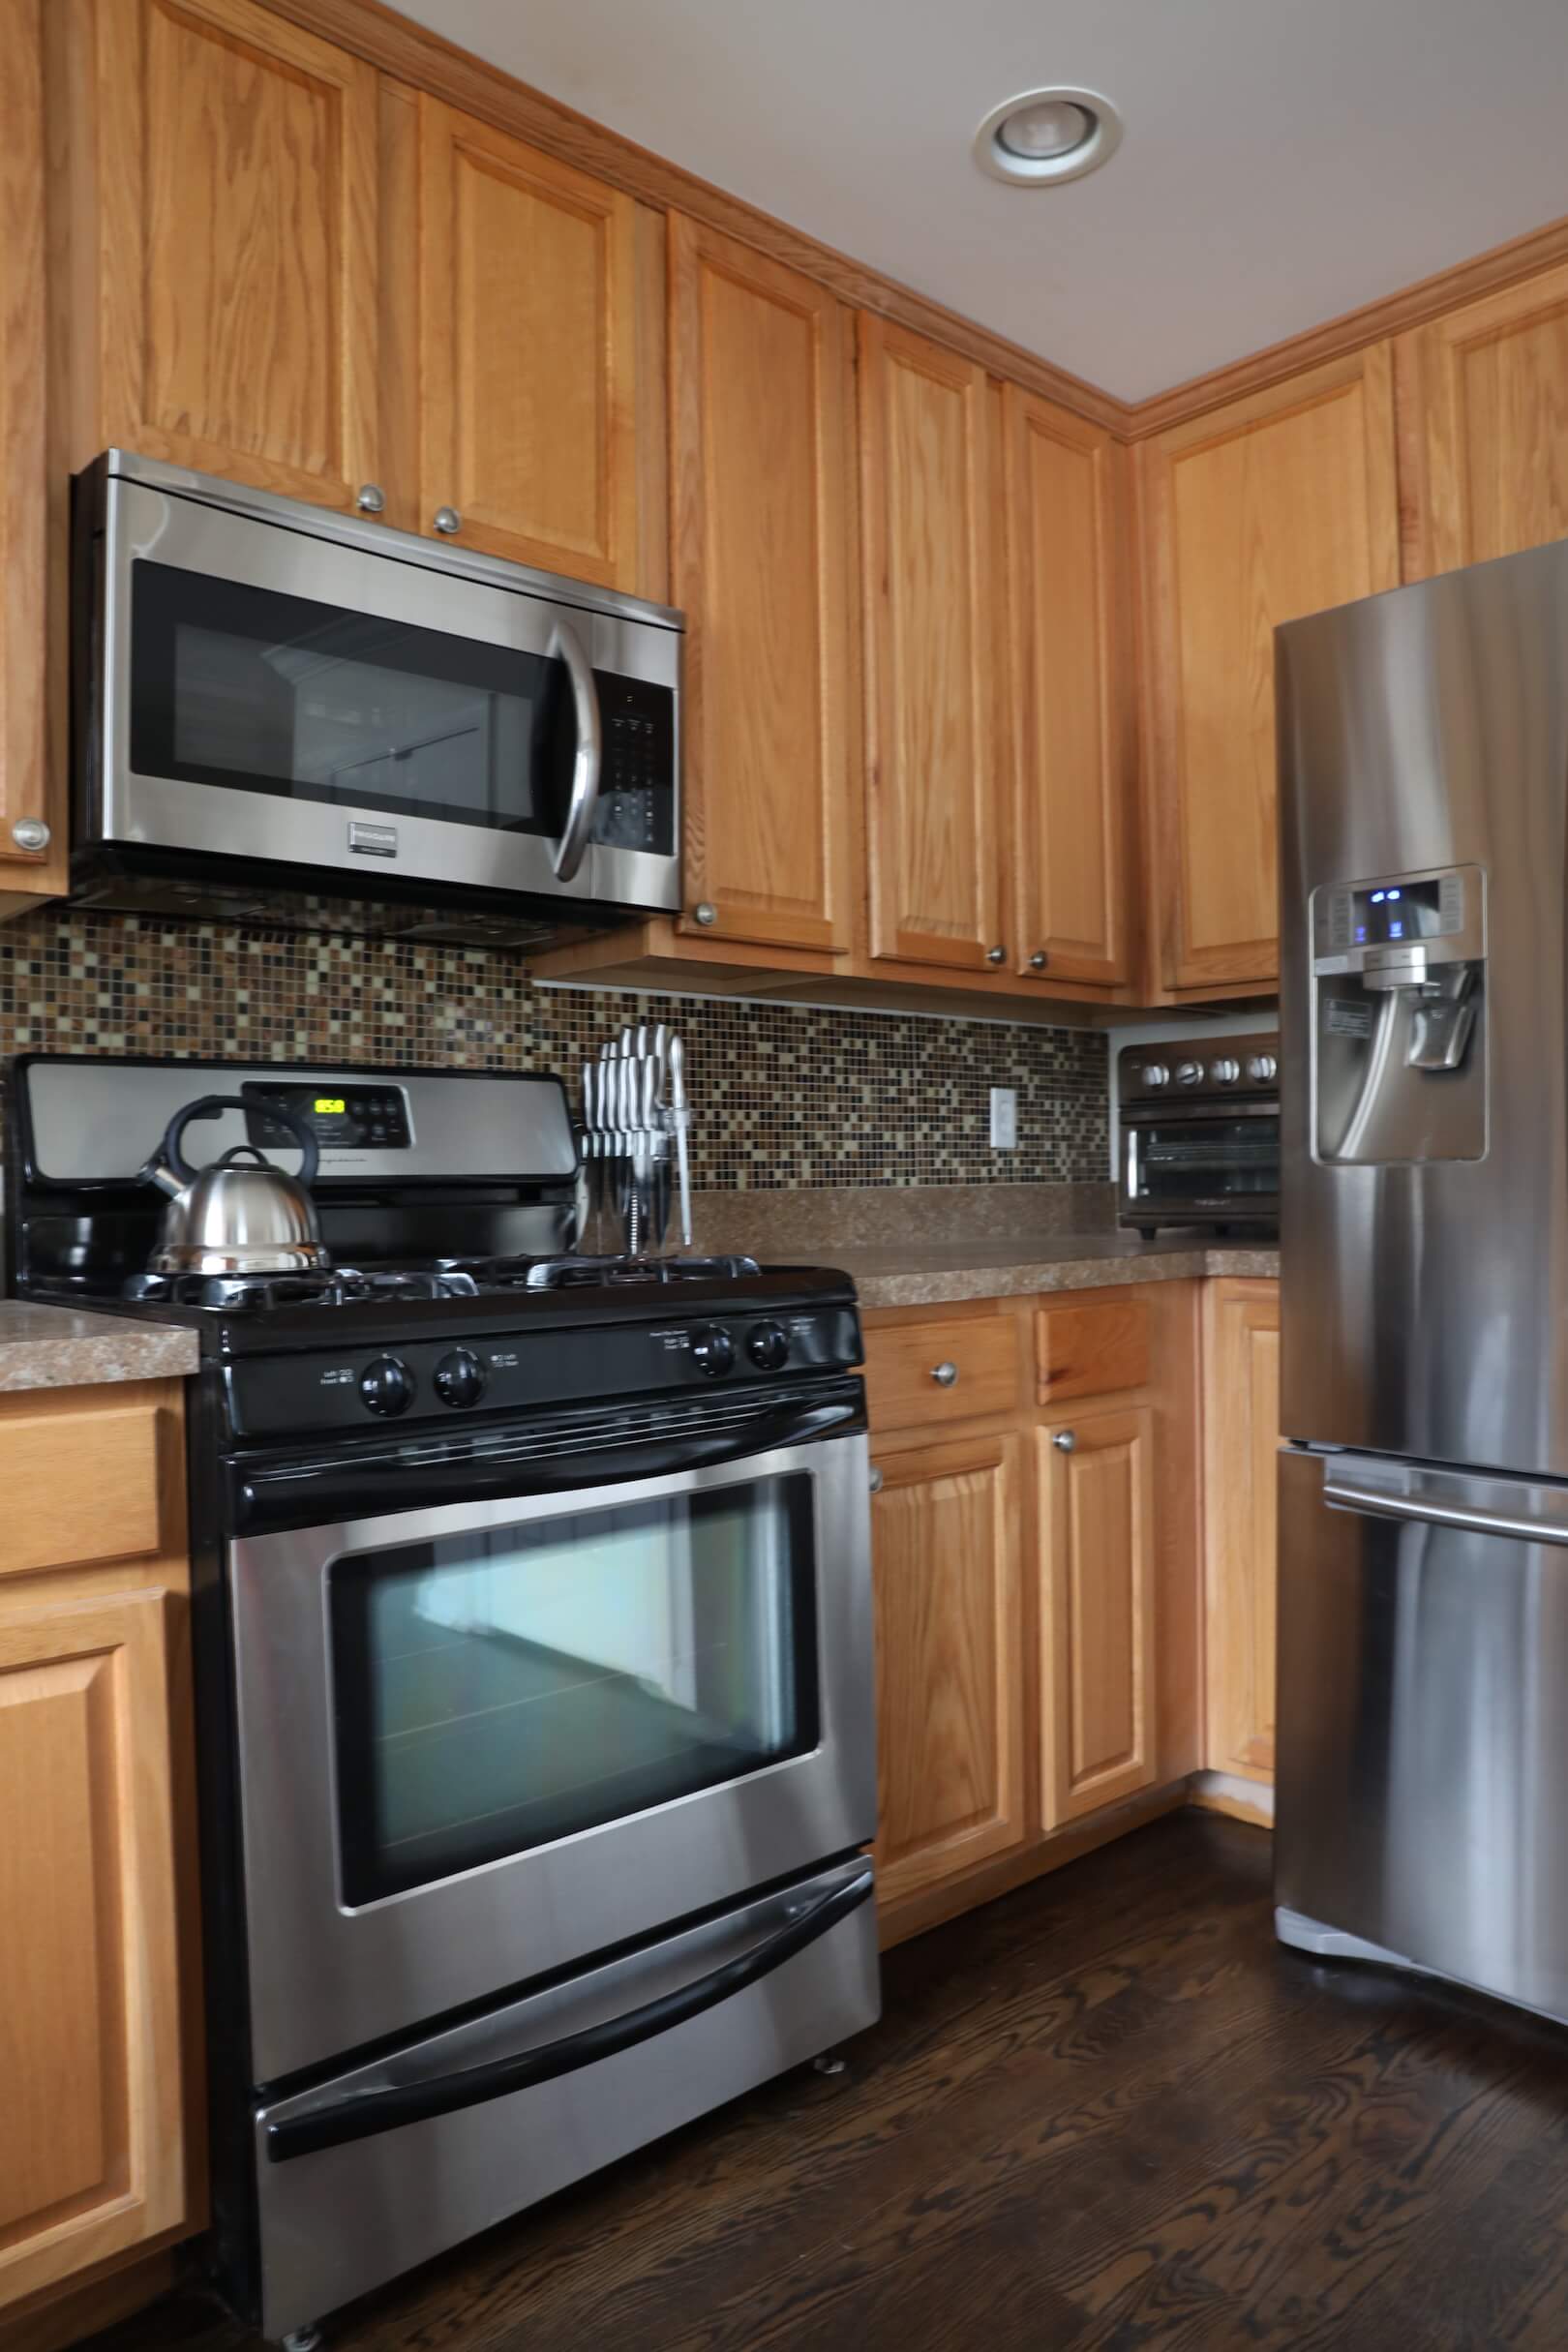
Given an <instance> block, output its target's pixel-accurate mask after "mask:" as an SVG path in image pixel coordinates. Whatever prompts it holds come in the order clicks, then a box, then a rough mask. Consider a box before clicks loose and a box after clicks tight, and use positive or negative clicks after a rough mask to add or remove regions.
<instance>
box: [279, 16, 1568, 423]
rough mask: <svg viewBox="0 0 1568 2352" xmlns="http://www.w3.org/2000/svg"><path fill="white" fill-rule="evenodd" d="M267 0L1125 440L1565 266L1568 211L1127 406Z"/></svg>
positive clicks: (395, 23)
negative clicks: (1563, 264)
mask: <svg viewBox="0 0 1568 2352" xmlns="http://www.w3.org/2000/svg"><path fill="white" fill-rule="evenodd" d="M264 5H265V6H267V7H268V8H269V9H270V10H271V11H272V13H273V15H278V16H283V17H286V19H287V20H288V21H289V22H290V23H292V24H297V25H302V26H303V27H304V28H305V29H306V30H307V31H308V32H312V33H316V34H318V35H320V36H321V38H322V39H324V40H327V41H332V42H336V43H337V45H339V46H340V47H341V48H345V49H347V50H349V51H350V52H351V53H352V54H353V55H355V56H357V57H360V58H363V59H364V60H365V62H366V63H367V64H368V65H372V66H375V67H376V68H377V70H378V71H379V72H380V73H382V74H386V75H390V76H391V77H392V78H393V79H394V80H396V81H401V82H407V83H409V84H411V85H412V86H413V87H414V88H416V89H421V90H428V91H429V92H430V93H431V94H432V96H433V97H436V98H439V99H443V100H444V101H445V102H446V104H447V105H448V106H457V107H459V108H461V109H462V110H463V111H464V112H465V113H467V114H473V115H476V116H477V117H478V118H479V120H480V121H481V122H486V123H490V124H492V125H493V126H494V127H495V128H496V129H497V130H498V131H504V132H508V133H510V134H511V136H514V137H516V138H522V139H526V140H528V142H529V143H530V144H531V145H532V146H535V147H539V148H542V149H543V150H544V152H545V153H546V154H547V155H555V156H558V157H560V158H561V159H562V160H563V161H564V162H566V163H569V164H575V165H577V166H579V167H580V168H581V169H583V170H585V171H589V172H592V173H593V174H594V175H595V176H596V177H597V178H599V179H602V180H605V181H607V182H608V183H609V184H610V185H611V186H612V187H615V188H620V189H624V190H625V191H626V192H627V193H628V194H629V195H631V196H637V197H638V198H640V199H641V201H643V202H644V203H646V204H651V205H655V206H657V207H659V208H661V209H665V210H674V211H677V212H682V213H685V214H686V215H688V217H689V218H690V219H692V220H694V221H701V222H704V223H706V224H707V225H708V226H709V227H712V228H717V229H721V230H722V231H723V232H724V234H725V235H726V236H730V237H735V238H738V239H739V242H740V243H741V244H743V245H750V246H754V247H755V248H756V249H757V250H758V251H759V252H760V253H763V254H767V255H769V256H771V257H772V259H774V260H775V261H780V262H783V263H784V264H785V265H786V266H787V267H789V268H791V269H798V270H799V271H801V272H802V274H803V275H804V276H806V277H808V278H814V279H816V280H817V281H818V283H819V284H820V285H823V286H827V287H829V290H830V291H831V292H833V293H834V294H836V295H837V296H838V298H839V299H840V301H843V302H848V303H853V304H854V305H855V306H856V307H857V308H858V309H859V310H863V311H869V312H872V313H874V314H875V315H876V316H877V317H882V318H888V319H891V320H893V321H894V322H895V323H896V324H898V325H900V326H904V327H909V328H911V329H913V331H914V332H915V333H916V334H920V335H928V336H930V337H931V339H932V340H933V341H934V342H937V343H940V344H945V345H946V346H947V347H949V349H950V350H953V351H957V352H959V353H961V354H962V355H963V356H964V357H965V358H967V359H970V360H973V361H974V362H975V363H976V364H977V365H978V366H980V367H982V368H984V369H986V370H987V371H988V373H990V374H991V375H993V376H998V377H1003V378H1005V379H1006V380H1008V381H1010V382H1012V383H1015V384H1021V385H1022V386H1023V387H1024V389H1025V390H1027V391H1031V392H1038V393H1039V394H1040V396H1041V398H1042V399H1045V400H1048V401H1054V402H1056V403H1057V404H1058V405H1059V406H1060V407H1064V408H1067V409H1070V411H1071V412H1072V413H1073V414H1074V415H1076V416H1081V417H1084V418H1086V419H1088V420H1089V421H1090V422H1091V423H1093V424H1097V425H1101V426H1103V427H1104V428H1105V429H1106V430H1107V431H1108V432H1110V433H1113V434H1115V435H1116V436H1117V437H1118V438H1119V439H1122V440H1127V441H1138V440H1145V439H1147V438H1148V437H1150V436H1151V435H1152V434H1156V433H1163V432H1164V431H1165V430H1166V429H1167V427H1169V426H1171V425H1177V424H1183V423H1185V422H1186V421H1187V419H1188V418H1190V417H1193V416H1199V415H1201V414H1202V413H1203V411H1204V410H1205V409H1206V408H1218V407H1222V406H1223V405H1224V404H1225V403H1226V402H1227V401H1231V400H1236V399H1238V398H1240V397H1241V396H1242V395H1244V394H1246V393H1248V392H1258V391H1262V390H1264V389H1265V388H1266V387H1267V386H1268V385H1270V384H1275V383H1280V382H1282V380H1283V379H1284V378H1285V377H1289V376H1294V375H1296V374H1298V373H1299V372H1300V371H1301V370H1302V369H1305V368H1310V367H1315V366H1317V365H1319V364H1320V363H1322V362H1323V361H1325V360H1330V359H1338V358H1342V357H1343V356H1344V355H1345V354H1346V353H1348V352H1351V351H1355V350H1359V349H1361V348H1363V347H1365V346H1366V345H1368V344H1371V343H1378V342H1381V340H1382V339H1383V338H1384V337H1385V336H1389V335H1398V334H1402V333H1404V332H1405V331H1406V330H1407V329H1409V328H1411V327H1418V326H1423V325H1425V324H1426V323H1427V321H1428V320H1429V319H1432V318H1436V317H1441V316H1442V314H1443V313H1444V312H1446V311H1453V310H1458V309H1459V308H1461V307H1462V305H1463V304H1465V303H1468V302H1473V301H1475V300H1477V299H1478V298H1479V297H1480V296H1481V295H1483V294H1490V293H1493V292H1494V291H1495V290H1496V289H1497V288H1498V287H1499V286H1509V285H1513V284H1516V283H1517V282H1518V281H1519V280H1521V279H1523V278H1530V277H1534V276H1535V275H1536V274H1537V273H1538V272H1539V271H1541V270H1545V269H1550V268H1552V267H1553V264H1555V263H1557V262H1561V261H1568V217H1564V218H1563V219H1561V220H1557V221H1552V222H1549V223H1548V224H1547V226H1545V227H1543V228H1537V229H1532V230H1531V231H1529V233H1528V234H1527V235H1525V236H1522V237H1515V238H1513V239H1512V240H1511V241H1510V242H1509V243H1508V244H1506V245H1497V246H1493V247H1492V248H1491V250H1490V251H1488V252H1486V253H1483V254H1477V255H1475V256H1472V258H1470V259H1469V260H1467V261H1461V262H1457V263H1455V265H1454V266H1453V267H1452V268H1450V269H1446V270H1439V271H1438V272H1437V273H1436V274H1435V275H1434V276H1432V277H1430V278H1422V279H1420V280H1418V281H1417V283H1416V284H1415V285H1413V286H1404V287H1402V288H1401V289H1400V290H1399V291H1398V292H1397V293H1393V294H1386V295H1384V296H1382V297H1381V298H1380V299H1379V300H1378V301H1376V302H1369V303H1366V304H1364V305H1363V306H1362V308H1361V309H1359V310H1354V311H1346V312H1345V313H1344V314H1343V315H1342V317H1338V318H1329V319H1325V320H1324V321H1323V322H1322V323H1321V324H1320V325H1318V326H1314V327H1309V328H1307V329H1306V330H1305V331H1304V332H1303V333H1301V334H1299V335H1292V336H1288V337H1286V339H1285V340H1284V341H1283V342H1282V343H1275V344H1270V345H1269V346H1268V347H1267V348H1266V349H1264V350H1261V351H1253V352H1251V353H1250V354H1249V355H1248V356H1247V357H1246V358H1243V359H1238V360H1233V361H1231V362H1229V363H1228V364H1227V365H1226V366H1224V367H1222V368H1215V369H1212V370H1211V371H1210V372H1209V373H1208V374H1207V375H1204V376H1194V377H1191V378H1190V379H1189V380H1188V381H1187V382H1186V383H1181V384H1176V385H1173V386H1172V387H1171V389H1170V390H1169V391H1167V392H1157V393H1155V394H1153V395H1152V396H1151V398H1149V399H1148V400H1144V401H1136V402H1128V401H1123V400H1118V399H1117V398H1116V397H1115V395H1114V394H1113V393H1110V392H1104V391H1101V388H1100V386H1099V385H1097V384H1091V383H1086V382H1085V381H1084V380H1083V378H1082V377H1077V376H1072V375H1070V374H1069V373H1068V372H1067V370H1066V369H1064V368H1058V367H1054V366H1053V365H1052V364H1051V362H1050V361H1049V360H1048V359H1044V358H1042V357H1041V356H1040V354H1039V353H1038V352H1035V351H1029V350H1026V349H1025V348H1024V347H1023V346H1022V345H1021V344H1015V343H1010V342H1009V341H1008V339H1007V338H1006V337H1005V336H1002V335H996V334H993V333H992V332H991V331H990V329H989V328H987V327H982V326H980V325H979V324H978V323H977V322H976V321H975V320H974V319H972V318H965V317H962V316H961V315H960V314H959V313H958V312H956V311H950V310H949V309H948V308H947V307H946V306H945V305H944V304H942V303H939V302H933V301H931V300H929V299H928V298H927V297H926V296H925V295H923V294H919V293H916V292H915V290H914V289H913V288H912V287H910V286H902V285H900V284H899V283H898V282H897V280H895V279H892V278H886V277H884V276H883V275H882V274H881V272H880V271H878V270H874V269H871V268H869V267H868V266H867V265H866V264H865V263H863V262H859V261H856V260H853V259H852V258H851V257H850V256H849V255H847V254H841V253H839V252H837V251H836V250H835V248H834V247H832V246H830V245H823V244H821V243H819V241H818V240H817V239H816V238H815V237H810V236H807V235H806V233H805V232H804V230H802V229H799V228H792V227H791V226H789V225H788V224H787V223H785V222H783V221H776V220H774V219H773V218H772V216H771V214H769V213H766V212H763V211H761V210H759V209H758V207H757V206H756V205H753V204H748V203H746V202H744V201H743V200H742V198H740V197H739V196H727V195H726V194H725V192H724V190H723V189H721V188H715V187H713V186H712V185H711V184H710V183H709V181H707V180H703V179H699V178H698V177H697V175H696V173H695V172H690V171H685V170H683V169H682V168H681V167H680V166H679V165H678V164H671V163H667V162H666V161H665V159H664V158H663V157H662V156H658V155H654V154H652V153H650V152H649V150H648V148H646V147H639V146H637V145H636V144H635V143H634V142H633V141H632V140H630V139H626V138H622V137H621V136H620V135H619V133H618V132H615V131H611V130H609V129H607V128H606V126H605V125H604V124H603V123H596V122H593V121H591V120H590V119H589V117H588V115H586V114H579V113H577V112H576V111H575V110H574V109H573V108H572V107H570V106H562V105H561V104H560V102H559V101H558V99H554V98H549V97H547V96H546V95H545V93H544V92H543V91H542V90H535V89H532V88H530V87H529V85H528V83H527V82H523V81H518V80H517V79H516V78H515V77H514V76H513V75H510V74H504V73H502V72H501V70H500V69H499V67H498V66H492V65H488V64H486V63H485V62H484V60H483V59H481V58H478V57H475V56H474V55H473V54H472V53H471V51H469V50H467V49H463V48H459V47H458V46H457V45H456V44H455V43H454V42H450V41H448V40H446V39H445V38H444V37H443V36H442V35H441V34H439V33H433V32H430V31H429V30H427V28H426V27H425V26H424V25H420V24H413V23H411V22H410V21H409V20H408V18H407V16H400V15H398V14H397V13H396V11H395V10H393V9H391V8H388V7H386V6H384V5H383V0H264Z"/></svg>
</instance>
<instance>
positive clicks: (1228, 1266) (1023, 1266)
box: [820, 1233, 1280, 1307]
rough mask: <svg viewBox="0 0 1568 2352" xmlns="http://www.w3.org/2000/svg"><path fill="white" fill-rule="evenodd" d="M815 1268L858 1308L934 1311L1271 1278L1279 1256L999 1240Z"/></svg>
mask: <svg viewBox="0 0 1568 2352" xmlns="http://www.w3.org/2000/svg"><path fill="white" fill-rule="evenodd" d="M820 1260H821V1262H822V1263H824V1264H827V1265H832V1266H839V1267H842V1268H843V1270H844V1272H845V1273H846V1274H849V1275H852V1276H853V1277H854V1280H855V1286H856V1289H857V1290H858V1291H859V1298H860V1304H861V1306H862V1307H935V1306H942V1305H946V1304H947V1303H949V1302H950V1301H951V1300H954V1299H993V1298H1014V1297H1018V1296H1021V1295H1027V1294H1029V1293H1031V1292H1033V1291H1037V1290H1097V1289H1101V1288H1103V1287H1104V1286H1105V1285H1106V1284H1108V1283H1111V1282H1181V1281H1184V1280H1188V1281H1190V1280H1191V1279H1192V1278H1193V1277H1195V1276H1199V1275H1206V1274H1255V1275H1278V1273H1279V1271H1280V1252H1279V1251H1278V1249H1276V1248H1267V1247H1260V1246H1259V1245H1258V1244H1256V1243H1255V1242H1246V1241H1235V1242H1227V1241H1190V1240H1188V1239H1186V1238H1185V1237H1184V1236H1182V1235H1181V1234H1168V1235H1163V1236H1161V1239H1160V1240H1158V1241H1152V1242H1146V1241H1142V1240H1140V1239H1139V1238H1138V1236H1137V1235H1136V1234H1135V1233H1040V1234H1028V1235H1022V1236H1019V1237H1018V1238H1016V1239H1014V1240H1006V1239H1003V1238H1000V1237H998V1236H995V1235H988V1236H986V1237H985V1238H984V1239H983V1240H980V1241H974V1242H956V1241H944V1242H937V1243H926V1244H918V1243H909V1244H907V1245H904V1246H899V1245H896V1244H891V1243H884V1244H881V1245H879V1246H878V1247H876V1248H871V1249H867V1248H864V1247H853V1248H850V1249H847V1250H835V1249H834V1248H833V1246H832V1244H831V1243H830V1242H825V1243H824V1244H823V1245H822V1249H821V1251H820Z"/></svg>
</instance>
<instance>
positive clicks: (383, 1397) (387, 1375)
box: [359, 1356, 414, 1420]
mask: <svg viewBox="0 0 1568 2352" xmlns="http://www.w3.org/2000/svg"><path fill="white" fill-rule="evenodd" d="M359 1393H360V1395H361V1396H362V1397H363V1398H364V1400H365V1402H366V1403H367V1404H368V1405H369V1407H370V1409H371V1411H372V1412H373V1413H379V1414H381V1415H382V1417H383V1418H384V1419H387V1420H390V1419H391V1417H392V1415H393V1414H394V1413H406V1412H407V1409H408V1407H409V1405H410V1404H412V1402H413V1395H414V1380H413V1374H412V1372H410V1371H409V1370H408V1367H407V1364H405V1363H404V1361H403V1358H402V1357H401V1356H377V1358H376V1360H375V1362H374V1363H373V1364H367V1365H366V1367H365V1369H364V1371H363V1372H361V1373H360V1375H359Z"/></svg>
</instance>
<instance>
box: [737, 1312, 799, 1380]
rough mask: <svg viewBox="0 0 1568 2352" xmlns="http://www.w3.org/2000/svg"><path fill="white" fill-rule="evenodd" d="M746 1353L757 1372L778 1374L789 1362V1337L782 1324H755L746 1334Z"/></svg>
mask: <svg viewBox="0 0 1568 2352" xmlns="http://www.w3.org/2000/svg"><path fill="white" fill-rule="evenodd" d="M746 1353H747V1355H748V1356H749V1357H750V1358H751V1361H752V1362H753V1364H755V1365H756V1367H757V1369H758V1371H759V1372H779V1371H781V1370H782V1369H783V1367H784V1366H785V1365H786V1364H787V1363H788V1362H789V1360H790V1335H789V1333H788V1332H787V1331H786V1330H785V1328H784V1326H783V1324H782V1323H757V1324H755V1325H754V1326H753V1327H752V1329H751V1330H750V1331H749V1332H748V1333H747V1334H746Z"/></svg>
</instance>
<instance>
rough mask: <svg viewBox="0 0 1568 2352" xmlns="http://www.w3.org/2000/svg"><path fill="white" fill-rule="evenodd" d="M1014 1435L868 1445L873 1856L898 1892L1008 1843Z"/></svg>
mask: <svg viewBox="0 0 1568 2352" xmlns="http://www.w3.org/2000/svg"><path fill="white" fill-rule="evenodd" d="M1020 1457H1021V1440H1020V1439H1019V1438H1018V1437H1016V1436H1011V1435H1002V1436H980V1437H970V1438H962V1439H958V1440H955V1441H952V1442H949V1443H942V1444H935V1445H933V1444H931V1443H929V1442H920V1443H915V1444H911V1445H909V1446H907V1447H902V1446H900V1447H893V1448H889V1449H887V1450H879V1452H878V1455H877V1463H876V1466H877V1468H878V1469H879V1470H880V1471H881V1473H882V1484H881V1488H880V1490H879V1492H878V1493H877V1494H876V1497H875V1500H874V1502H873V1505H872V1513H871V1521H872V1559H873V1576H874V1590H875V1611H876V1619H875V1622H876V1657H877V1772H878V1785H879V1806H878V1811H879V1816H880V1819H879V1824H878V1832H877V1867H878V1873H879V1880H880V1887H881V1894H882V1899H883V1901H884V1902H886V1903H896V1902H897V1901H898V1900H899V1898H900V1897H901V1896H904V1895H910V1894H915V1893H918V1892H920V1891H921V1890H922V1889H924V1888H926V1887H928V1886H930V1885H933V1884H934V1883H935V1882H936V1881H937V1880H939V1879H944V1878H948V1877H950V1876H951V1875H952V1874H953V1873H954V1872H955V1871H963V1870H967V1869H969V1868H970V1867H971V1866H972V1865H973V1864H974V1863H976V1862H981V1861H986V1860H988V1859H990V1858H991V1857H992V1856H993V1855H995V1854H1003V1853H1006V1852H1007V1850H1008V1849H1009V1848H1010V1847H1012V1846H1016V1845H1018V1844H1019V1843H1020V1842H1021V1841H1022V1839H1023V1837H1024V1835H1025V1832H1026V1830H1027V1827H1028V1815H1027V1808H1026V1801H1025V1794H1024V1707H1025V1687H1024V1645H1023V1643H1021V1642H1020V1641H1019V1639H1018V1620H1019V1610H1020V1606H1021V1602H1022V1592H1023V1574H1022V1566H1023V1540H1022V1511H1021V1490H1022V1483H1023V1482H1022V1471H1021V1459H1020Z"/></svg>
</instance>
